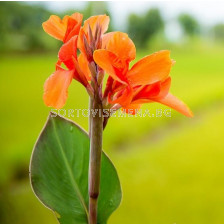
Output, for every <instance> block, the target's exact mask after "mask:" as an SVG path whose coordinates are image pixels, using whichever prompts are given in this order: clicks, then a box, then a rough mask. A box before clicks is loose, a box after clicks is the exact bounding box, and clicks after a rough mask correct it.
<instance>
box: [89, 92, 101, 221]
mask: <svg viewBox="0 0 224 224" xmlns="http://www.w3.org/2000/svg"><path fill="white" fill-rule="evenodd" d="M90 109H91V111H90V114H92V115H91V118H90V128H91V130H90V159H89V224H97V200H98V196H99V191H100V170H101V154H102V136H103V116H102V114H101V113H102V102H101V100H100V98H99V95H98V94H95V96H94V99H92V103H91V108H90Z"/></svg>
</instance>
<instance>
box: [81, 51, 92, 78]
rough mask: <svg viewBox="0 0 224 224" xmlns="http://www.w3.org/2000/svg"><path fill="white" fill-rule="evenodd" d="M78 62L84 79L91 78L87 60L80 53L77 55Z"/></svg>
mask: <svg viewBox="0 0 224 224" xmlns="http://www.w3.org/2000/svg"><path fill="white" fill-rule="evenodd" d="M78 64H79V67H80V69H81V70H82V72H83V73H84V75H85V77H86V79H87V80H88V81H90V80H91V72H90V70H89V66H88V61H87V60H86V57H85V56H84V55H83V54H80V55H79V57H78Z"/></svg>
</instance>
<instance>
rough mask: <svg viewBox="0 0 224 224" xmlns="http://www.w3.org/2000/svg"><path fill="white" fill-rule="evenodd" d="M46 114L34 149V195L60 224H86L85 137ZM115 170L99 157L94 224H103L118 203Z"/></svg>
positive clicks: (86, 150) (86, 143) (75, 129)
mask: <svg viewBox="0 0 224 224" xmlns="http://www.w3.org/2000/svg"><path fill="white" fill-rule="evenodd" d="M53 116H55V114H50V115H49V118H48V120H47V123H46V125H45V127H44V129H43V131H42V132H41V134H40V137H39V138H38V140H37V143H36V145H35V147H34V151H33V155H32V158H31V164H30V179H31V185H32V188H33V190H34V193H35V194H36V196H37V197H38V198H39V200H40V201H41V202H42V203H43V204H44V205H45V206H46V207H48V208H49V209H51V210H53V211H54V212H55V214H56V216H57V218H58V220H59V222H60V223H61V224H87V223H88V166H89V137H88V135H87V133H86V132H85V131H83V130H82V129H81V128H80V127H78V126H77V125H76V124H75V123H73V122H72V121H69V120H67V119H64V118H62V117H60V116H56V117H53ZM121 195H122V193H121V187H120V182H119V179H118V175H117V172H116V169H115V168H114V166H113V164H112V162H111V161H110V160H109V158H108V157H107V156H106V155H105V153H103V154H102V169H101V182H100V196H99V201H98V220H97V223H98V224H105V223H107V219H108V218H109V216H110V215H111V213H112V212H113V211H114V210H115V209H116V208H117V207H118V206H119V204H120V201H121Z"/></svg>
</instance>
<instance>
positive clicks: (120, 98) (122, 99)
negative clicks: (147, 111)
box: [108, 86, 133, 107]
mask: <svg viewBox="0 0 224 224" xmlns="http://www.w3.org/2000/svg"><path fill="white" fill-rule="evenodd" d="M115 94H116V96H114V95H115ZM132 94H133V89H132V88H131V87H130V86H126V87H125V88H124V89H123V90H121V91H119V92H118V93H113V92H112V93H109V94H108V102H109V103H110V104H120V105H121V106H122V107H126V106H127V105H130V103H131V100H132V97H133V95H132ZM112 95H113V96H112ZM111 96H112V97H113V98H115V99H113V100H111Z"/></svg>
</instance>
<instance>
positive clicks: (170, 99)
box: [155, 93, 193, 117]
mask: <svg viewBox="0 0 224 224" xmlns="http://www.w3.org/2000/svg"><path fill="white" fill-rule="evenodd" d="M155 101H157V102H159V103H162V104H164V105H166V106H168V107H170V108H172V109H174V110H176V111H178V112H180V113H182V114H183V115H185V116H187V117H193V113H192V111H191V110H190V109H189V108H188V106H187V105H186V104H185V103H184V102H182V101H181V100H179V99H178V98H177V97H175V96H174V95H172V94H171V93H169V94H167V95H166V97H164V98H161V99H157V100H155Z"/></svg>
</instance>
